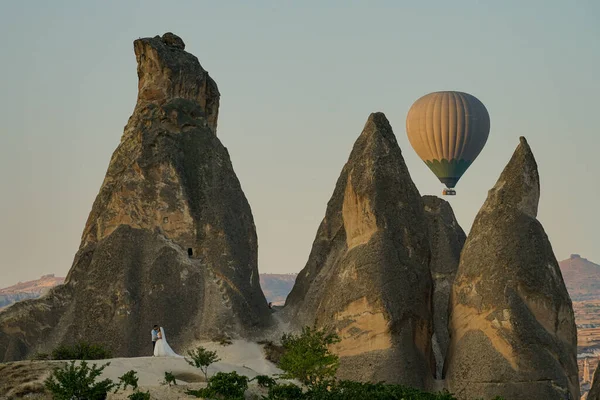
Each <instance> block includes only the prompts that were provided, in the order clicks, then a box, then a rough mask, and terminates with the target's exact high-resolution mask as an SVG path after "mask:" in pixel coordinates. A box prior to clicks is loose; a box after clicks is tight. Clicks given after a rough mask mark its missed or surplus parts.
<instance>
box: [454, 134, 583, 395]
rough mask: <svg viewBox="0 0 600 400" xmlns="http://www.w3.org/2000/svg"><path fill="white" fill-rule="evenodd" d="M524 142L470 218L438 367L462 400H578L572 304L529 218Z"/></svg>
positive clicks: (531, 175) (533, 179)
mask: <svg viewBox="0 0 600 400" xmlns="http://www.w3.org/2000/svg"><path fill="white" fill-rule="evenodd" d="M539 196H540V181H539V176H538V169H537V164H536V161H535V159H534V157H533V154H532V152H531V149H530V147H529V145H528V144H527V141H526V140H525V138H521V143H520V144H519V146H518V147H517V149H516V151H515V153H514V155H513V156H512V158H511V160H510V162H509V163H508V165H507V166H506V168H505V169H504V171H503V172H502V174H501V175H500V178H499V179H498V181H497V183H496V185H495V186H494V187H493V188H492V189H491V190H490V191H489V194H488V198H487V200H486V201H485V203H484V205H483V207H482V208H481V210H480V211H479V213H478V214H477V217H476V218H475V221H474V223H473V227H472V228H471V232H470V233H469V236H468V238H467V241H466V243H465V246H464V249H463V252H462V255H461V260H460V265H459V267H458V271H457V273H456V278H455V281H454V286H453V289H452V295H451V317H450V326H449V329H450V335H451V342H450V347H449V351H448V358H447V361H446V365H445V367H444V371H445V374H446V379H447V384H448V387H449V389H450V391H452V392H455V393H456V394H457V396H459V398H461V399H473V398H480V397H483V398H484V399H490V398H493V397H495V396H497V395H500V396H503V397H504V398H507V399H511V400H519V399H523V400H525V399H527V400H530V399H553V400H558V399H565V400H566V399H578V398H579V382H578V374H577V362H576V353H577V332H576V328H575V321H574V316H573V308H572V305H571V300H570V298H569V294H568V293H567V290H566V287H565V284H564V282H563V278H562V275H561V272H560V269H559V266H558V262H557V261H556V258H555V256H554V253H553V251H552V246H551V245H550V242H549V240H548V237H547V236H546V233H545V232H544V228H543V227H542V225H541V224H540V222H539V221H538V220H537V218H536V217H537V211H538V201H539Z"/></svg>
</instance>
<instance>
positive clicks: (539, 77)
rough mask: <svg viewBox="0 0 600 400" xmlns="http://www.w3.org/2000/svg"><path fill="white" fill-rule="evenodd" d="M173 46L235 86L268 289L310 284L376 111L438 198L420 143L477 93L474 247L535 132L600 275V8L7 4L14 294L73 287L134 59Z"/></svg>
mask: <svg viewBox="0 0 600 400" xmlns="http://www.w3.org/2000/svg"><path fill="white" fill-rule="evenodd" d="M167 31H172V32H174V33H176V34H177V35H179V36H181V37H182V38H183V40H184V41H185V43H186V50H187V51H189V52H191V53H193V54H195V55H196V56H197V57H198V58H199V60H200V62H201V64H202V65H203V67H204V68H205V69H207V70H208V71H209V73H210V74H211V76H212V77H213V78H214V79H215V80H216V81H217V84H218V85H219V90H220V92H221V108H220V112H219V127H218V136H219V137H220V139H221V140H222V141H223V143H224V144H225V146H226V147H227V148H228V149H229V152H230V155H231V158H232V161H233V165H234V168H235V171H236V173H237V174H238V177H239V179H240V181H241V183H242V187H243V189H244V192H245V193H246V196H247V197H248V200H249V202H250V205H251V207H252V211H253V213H254V218H255V222H256V226H257V230H258V236H259V268H260V270H261V272H296V271H299V270H300V269H302V268H303V267H304V264H305V262H306V260H307V258H308V254H309V251H310V248H311V245H312V241H313V239H314V236H315V233H316V230H317V227H318V225H319V223H320V221H321V219H322V218H323V216H324V213H325V206H326V203H327V201H328V200H329V197H330V196H331V194H332V192H333V188H334V185H335V182H336V180H337V178H338V176H339V173H340V171H341V169H342V167H343V165H344V163H345V162H346V160H347V158H348V155H349V153H350V150H351V148H352V145H353V143H354V141H355V139H356V138H357V136H358V135H359V133H360V131H361V130H362V127H363V125H364V123H365V121H366V119H367V117H368V115H369V114H370V113H371V112H374V111H382V112H384V113H385V114H386V116H387V117H388V119H389V120H390V122H391V124H392V127H393V128H394V132H395V134H396V136H397V138H398V142H399V144H400V146H401V148H402V151H403V154H404V156H405V159H406V162H407V164H408V167H409V169H410V172H411V175H412V178H413V180H414V181H415V183H416V185H417V187H418V188H419V190H420V192H421V194H438V195H439V194H440V191H441V189H442V185H441V184H440V183H439V181H437V179H436V178H435V177H434V176H433V174H432V173H431V172H430V171H429V169H428V168H427V167H426V166H425V164H424V163H422V162H421V161H420V159H418V158H417V156H416V155H415V153H414V152H413V150H412V148H411V147H410V144H409V142H408V139H407V137H406V131H405V118H406V113H407V111H408V109H409V108H410V106H411V104H412V103H413V102H414V101H415V100H416V99H417V98H419V97H420V96H422V95H424V94H426V93H429V92H432V91H438V90H460V91H464V92H468V93H471V94H473V95H475V96H476V97H478V98H479V99H480V100H481V101H482V102H483V103H484V104H485V105H486V107H487V109H488V111H489V113H490V117H491V132H490V137H489V140H488V142H487V145H486V147H485V149H484V150H483V152H482V153H481V155H480V156H479V158H478V159H477V160H476V161H475V163H474V164H473V166H472V167H471V169H469V170H468V171H467V173H466V174H465V175H464V177H463V178H462V180H461V181H460V182H459V184H458V186H457V191H458V196H456V197H455V198H452V199H450V201H451V203H452V206H453V208H454V211H455V213H456V215H457V217H458V219H459V222H460V223H461V225H462V226H463V228H464V229H465V231H468V230H469V229H470V226H471V224H472V221H473V218H474V216H475V214H476V213H477V211H478V209H479V207H480V206H481V204H482V203H483V201H484V200H485V197H486V195H487V191H488V190H489V189H490V188H491V187H492V186H493V185H494V183H495V181H496V179H497V178H498V175H499V174H500V172H501V170H502V168H504V166H505V165H506V163H507V162H508V160H509V159H510V156H511V154H512V152H513V151H514V149H515V147H516V146H517V144H518V142H519V141H518V137H519V136H521V135H524V136H526V137H527V139H528V140H529V143H530V145H531V147H532V149H533V151H534V154H535V156H536V158H537V161H538V164H539V170H540V176H541V182H542V183H541V184H542V198H541V205H540V213H539V219H540V220H541V222H542V223H543V225H544V227H545V228H546V232H547V233H548V235H549V236H550V239H551V241H552V244H553V247H554V250H555V253H556V256H557V257H558V258H559V259H564V258H567V257H568V256H569V255H570V254H571V253H581V255H582V256H584V257H587V258H589V259H590V260H592V261H596V262H600V240H599V233H598V232H599V226H600V213H599V212H598V209H599V197H600V188H599V187H600V182H599V178H598V176H599V174H600V163H599V160H598V149H599V147H600V135H599V134H600V131H599V129H598V122H599V114H600V77H599V74H600V2H598V1H597V0H587V1H586V0H572V1H551V0H545V1H541V0H540V1H535V0H518V1H508V0H507V1H495V0H489V1H475V0H473V1H462V0H453V1H446V0H438V1H414V0H413V1H401V0H396V1H349V0H345V1H323V0H321V1H307V0H303V1H283V0H273V1H260V0H255V1H235V2H234V1H164V0H161V1H149V0H145V1H140V0H138V1H133V0H130V1H122V0H114V1H94V2H92V1H80V0H73V1H59V0H54V1H46V0H43V1H42V0H40V1H10V2H9V1H2V6H1V7H0V37H2V48H1V53H2V56H1V57H2V58H1V62H0V121H1V122H2V123H1V125H0V126H1V127H0V135H1V139H2V140H1V142H0V178H1V182H2V186H1V187H2V189H1V192H0V220H1V221H2V222H1V223H0V253H1V257H0V287H3V286H8V285H10V284H13V283H16V282H17V281H20V280H28V279H35V278H37V277H39V276H40V275H41V274H45V273H56V274H58V275H64V274H66V273H67V271H68V269H69V268H70V266H71V263H72V260H73V256H74V254H75V252H76V250H77V248H78V246H79V241H80V236H81V232H82V230H83V227H84V224H85V220H86V218H87V215H88V213H89V211H90V209H91V206H92V202H93V200H94V198H95V196H96V195H97V193H98V190H99V188H100V185H101V183H102V180H103V178H104V174H105V172H106V169H107V166H108V163H109V160H110V156H111V154H112V152H113V150H114V149H115V148H116V146H117V144H118V143H119V140H120V136H121V134H122V132H123V127H124V126H125V124H126V123H127V119H128V118H129V116H130V115H131V112H132V111H133V107H134V105H135V101H136V93H137V75H136V63H135V56H134V54H133V45H132V42H133V40H134V39H137V38H138V37H147V36H155V35H157V34H160V35H162V34H163V33H164V32H167Z"/></svg>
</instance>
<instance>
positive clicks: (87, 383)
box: [44, 361, 117, 400]
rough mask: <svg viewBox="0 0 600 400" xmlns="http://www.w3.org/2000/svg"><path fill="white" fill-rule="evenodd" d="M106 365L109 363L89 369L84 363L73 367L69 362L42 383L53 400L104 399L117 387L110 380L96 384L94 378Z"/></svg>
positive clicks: (73, 362) (94, 365) (73, 364)
mask: <svg viewBox="0 0 600 400" xmlns="http://www.w3.org/2000/svg"><path fill="white" fill-rule="evenodd" d="M108 365H110V363H106V364H104V365H102V366H100V367H98V366H97V365H96V364H93V365H92V367H91V368H90V367H88V364H87V362H85V361H82V362H81V364H80V365H79V366H77V365H75V361H71V363H70V364H69V365H67V366H65V367H63V368H57V369H55V370H54V371H53V372H52V375H50V376H49V377H48V379H46V380H45V381H44V386H45V387H46V388H47V389H48V391H50V393H52V398H53V399H55V400H84V399H85V400H101V399H106V395H107V393H108V392H109V391H110V390H112V389H113V388H114V387H115V386H117V385H116V384H115V383H113V381H111V380H110V379H105V380H103V381H100V382H96V378H98V377H99V376H100V375H101V374H102V371H103V370H104V368H106V367H107V366H108Z"/></svg>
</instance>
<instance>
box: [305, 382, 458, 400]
mask: <svg viewBox="0 0 600 400" xmlns="http://www.w3.org/2000/svg"><path fill="white" fill-rule="evenodd" d="M360 399H369V400H456V398H455V397H454V396H452V395H451V394H450V393H448V392H443V393H437V394H434V393H427V392H423V391H421V390H418V389H413V388H409V387H406V386H402V385H388V384H384V383H382V382H380V383H362V382H354V381H337V382H334V383H328V384H327V385H317V386H314V387H312V388H311V389H310V390H309V391H308V392H306V393H305V394H304V397H303V400H360Z"/></svg>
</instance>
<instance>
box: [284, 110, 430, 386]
mask: <svg viewBox="0 0 600 400" xmlns="http://www.w3.org/2000/svg"><path fill="white" fill-rule="evenodd" d="M429 260H430V247H429V240H428V234H427V223H426V220H425V215H424V212H423V202H422V200H421V197H420V195H419V193H418V191H417V188H416V187H415V185H414V183H413V182H412V180H411V178H410V175H409V173H408V169H407V168H406V165H405V163H404V159H403V157H402V153H401V151H400V148H399V147H398V143H397V142H396V137H395V136H394V133H393V132H392V128H391V127H390V124H389V122H388V121H387V119H386V118H385V115H384V114H382V113H374V114H371V116H370V117H369V119H368V121H367V123H366V124H365V127H364V130H363V131H362V133H361V135H360V137H359V138H358V140H357V141H356V143H355V144H354V148H353V149H352V152H351V154H350V158H349V160H348V162H347V163H346V165H345V166H344V168H343V170H342V173H341V175H340V177H339V179H338V181H337V184H336V187H335V190H334V193H333V196H332V197H331V199H330V200H329V203H328V204H327V211H326V213H325V218H324V219H323V221H322V222H321V225H320V226H319V229H318V232H317V235H316V238H315V240H314V243H313V247H312V251H311V253H310V256H309V259H308V262H307V264H306V266H305V268H304V269H303V270H302V271H301V272H300V274H299V275H298V277H297V279H296V283H295V285H294V288H293V289H292V291H291V293H290V295H289V296H288V298H287V300H286V304H285V307H284V311H283V313H284V317H285V318H287V319H288V320H289V321H290V323H291V324H292V326H293V327H295V328H296V329H297V328H299V327H301V326H304V325H311V326H312V325H313V324H316V326H318V327H328V328H332V329H335V330H336V331H337V333H338V334H339V335H340V338H341V339H342V340H341V342H340V343H339V344H337V345H336V347H335V349H334V351H335V352H336V353H337V354H339V355H340V357H341V365H340V370H339V376H340V377H341V378H348V379H356V380H375V381H379V380H385V381H387V382H396V383H403V384H406V385H411V386H414V387H420V388H423V387H425V386H426V385H428V381H429V380H431V378H432V377H433V371H434V368H435V365H434V360H433V354H432V350H431V335H432V322H431V295H432V282H431V274H430V272H429Z"/></svg>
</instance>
